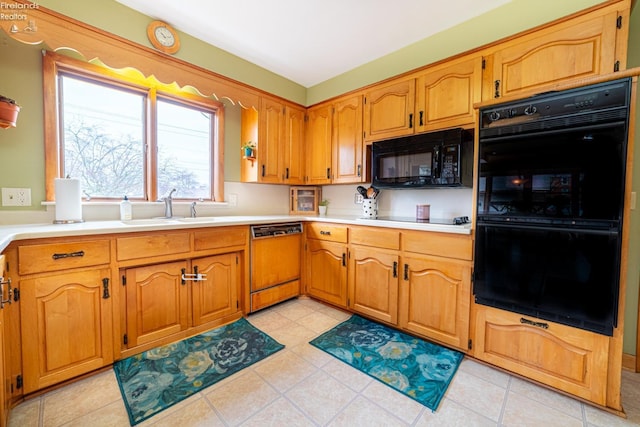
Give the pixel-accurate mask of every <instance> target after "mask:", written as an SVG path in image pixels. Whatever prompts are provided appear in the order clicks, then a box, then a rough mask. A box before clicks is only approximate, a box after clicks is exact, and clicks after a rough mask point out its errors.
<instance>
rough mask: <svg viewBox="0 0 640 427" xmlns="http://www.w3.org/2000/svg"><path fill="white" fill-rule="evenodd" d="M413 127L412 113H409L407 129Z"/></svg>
mask: <svg viewBox="0 0 640 427" xmlns="http://www.w3.org/2000/svg"><path fill="white" fill-rule="evenodd" d="M412 127H413V113H411V114H409V129H411V128H412Z"/></svg>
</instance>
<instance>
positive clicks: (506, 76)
mask: <svg viewBox="0 0 640 427" xmlns="http://www.w3.org/2000/svg"><path fill="white" fill-rule="evenodd" d="M625 5H627V4H626V3H625V2H623V3H617V4H614V5H612V6H610V7H608V8H602V9H598V10H596V11H594V12H592V13H589V14H586V15H583V16H580V17H576V18H574V19H571V20H568V21H562V22H561V23H558V24H556V25H552V26H549V27H547V28H545V29H542V30H539V31H535V32H533V33H530V34H527V35H525V36H522V37H517V38H513V39H512V40H510V41H507V42H505V43H502V44H500V45H498V46H496V48H497V50H495V51H494V52H492V54H491V55H489V56H488V58H487V61H488V64H487V70H486V72H492V76H491V79H490V80H489V79H488V80H489V81H491V84H492V87H491V90H486V91H485V93H483V99H484V100H489V99H492V98H498V97H505V96H518V95H522V96H524V95H525V94H528V93H537V92H543V91H546V90H551V89H553V86H555V85H558V84H560V83H566V82H568V81H571V80H578V79H582V78H586V77H593V76H597V75H601V74H609V73H612V72H614V71H617V70H622V69H624V68H625V66H626V50H627V39H628V26H629V10H628V9H626V8H625V7H624V6H625ZM627 6H628V5H627ZM489 64H492V65H491V66H489Z"/></svg>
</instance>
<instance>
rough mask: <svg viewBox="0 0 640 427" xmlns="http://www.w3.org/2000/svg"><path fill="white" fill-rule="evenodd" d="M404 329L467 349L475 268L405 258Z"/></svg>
mask: <svg viewBox="0 0 640 427" xmlns="http://www.w3.org/2000/svg"><path fill="white" fill-rule="evenodd" d="M402 262H403V266H402V269H403V271H402V273H401V274H402V276H403V280H402V281H401V284H400V326H401V327H402V328H405V329H407V330H409V331H411V332H415V333H417V334H420V335H422V336H425V337H427V338H432V339H434V340H437V341H439V342H442V343H443V344H447V345H450V346H454V347H457V348H459V349H462V350H465V351H466V349H467V341H468V337H469V299H470V292H471V266H470V264H469V263H467V262H463V261H461V262H457V261H450V260H446V259H443V258H434V257H428V256H424V257H423V256H412V257H403V259H402Z"/></svg>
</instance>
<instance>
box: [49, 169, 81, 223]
mask: <svg viewBox="0 0 640 427" xmlns="http://www.w3.org/2000/svg"><path fill="white" fill-rule="evenodd" d="M54 184H55V190H56V220H55V222H63V223H64V222H82V192H81V190H80V180H79V179H74V178H56V180H55V183H54Z"/></svg>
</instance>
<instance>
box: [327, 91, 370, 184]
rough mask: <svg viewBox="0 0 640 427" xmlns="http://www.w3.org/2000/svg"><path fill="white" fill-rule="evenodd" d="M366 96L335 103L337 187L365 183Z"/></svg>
mask: <svg viewBox="0 0 640 427" xmlns="http://www.w3.org/2000/svg"><path fill="white" fill-rule="evenodd" d="M362 101H363V97H362V95H355V96H349V97H346V98H342V99H339V100H337V101H336V102H334V103H333V130H332V144H331V145H332V155H331V159H332V160H331V164H332V170H333V179H332V182H333V183H334V184H343V183H351V182H363V181H364V176H365V171H364V168H365V162H364V158H363V151H364V147H363V139H362V111H363V108H362V107H363V104H362Z"/></svg>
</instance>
